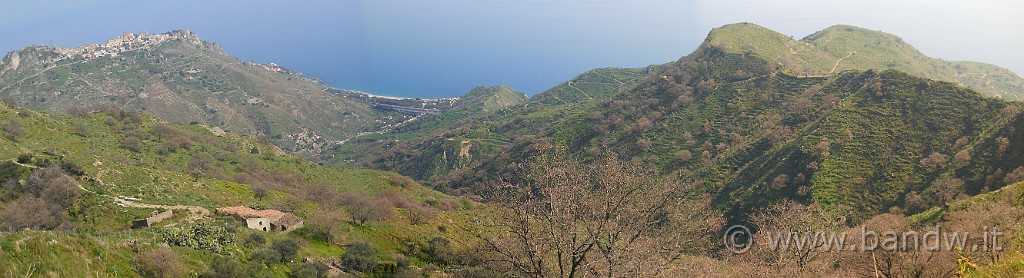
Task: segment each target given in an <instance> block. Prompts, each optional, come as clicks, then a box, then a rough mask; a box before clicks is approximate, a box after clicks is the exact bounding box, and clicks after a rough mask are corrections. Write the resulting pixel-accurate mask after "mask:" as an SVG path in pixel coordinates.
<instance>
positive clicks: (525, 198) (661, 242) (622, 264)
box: [481, 154, 722, 277]
mask: <svg viewBox="0 0 1024 278" xmlns="http://www.w3.org/2000/svg"><path fill="white" fill-rule="evenodd" d="M523 169H524V170H523V172H522V173H521V175H519V179H517V180H513V181H506V182H503V183H501V184H499V185H498V188H499V189H498V190H499V191H498V192H499V193H498V196H496V199H497V201H498V202H499V203H500V204H501V205H502V206H504V207H505V209H503V210H501V211H500V212H499V214H500V217H498V219H497V220H496V221H497V222H496V223H495V224H493V225H494V227H493V228H496V230H498V231H500V233H499V234H498V236H497V237H496V238H495V237H487V236H482V235H481V237H482V238H483V239H484V242H485V243H486V245H487V246H488V248H489V249H490V251H492V253H493V260H494V261H495V262H496V264H497V266H496V267H501V268H504V269H506V270H508V271H509V272H511V273H513V274H514V275H517V276H527V277H555V276H558V277H581V276H603V277H651V276H659V274H661V273H663V272H664V271H665V270H666V269H668V267H669V264H672V263H674V262H678V261H679V260H680V258H681V257H683V256H684V255H685V254H707V253H708V252H710V250H711V249H712V246H713V243H712V240H711V238H713V236H711V234H713V233H714V232H715V231H717V229H718V228H719V227H720V226H721V223H722V222H721V218H720V217H718V216H716V215H715V214H714V213H713V212H712V211H711V210H710V209H709V208H708V204H709V202H708V198H705V197H704V196H702V195H701V194H699V193H697V192H700V190H698V189H697V188H695V186H693V185H691V184H685V183H681V182H678V181H677V180H675V179H671V178H661V177H658V176H657V175H655V173H654V171H653V169H652V168H649V167H643V166H642V165H638V164H634V163H626V162H622V161H619V160H617V159H615V158H614V157H613V156H612V155H608V156H607V157H606V158H604V159H603V160H598V161H596V162H594V163H590V164H585V163H582V162H580V161H577V160H574V159H570V158H567V157H566V156H565V155H563V154H556V155H553V156H541V157H540V158H538V159H536V160H534V161H532V162H530V163H528V164H527V165H526V167H524V168H523Z"/></svg>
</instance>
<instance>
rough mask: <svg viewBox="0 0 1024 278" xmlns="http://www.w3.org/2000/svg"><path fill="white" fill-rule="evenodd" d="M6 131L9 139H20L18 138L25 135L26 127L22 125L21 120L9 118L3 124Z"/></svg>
mask: <svg viewBox="0 0 1024 278" xmlns="http://www.w3.org/2000/svg"><path fill="white" fill-rule="evenodd" d="M2 129H3V131H4V133H5V134H6V135H7V139H10V140H12V141H18V138H21V136H23V135H25V128H23V127H22V126H21V122H19V121H17V120H15V119H8V120H7V122H5V123H4V124H3V126H2Z"/></svg>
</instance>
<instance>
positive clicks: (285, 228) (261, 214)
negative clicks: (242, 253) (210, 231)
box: [217, 206, 302, 232]
mask: <svg viewBox="0 0 1024 278" xmlns="http://www.w3.org/2000/svg"><path fill="white" fill-rule="evenodd" d="M217 213H221V214H226V215H232V216H235V217H238V218H240V219H242V220H243V221H245V226H246V227H249V229H253V230H260V231H280V232H290V231H291V230H294V229H298V228H300V227H302V218H299V217H298V216H295V215H294V214H291V213H287V212H281V211H278V210H272V209H265V210H254V209H252V208H249V207H243V206H236V207H223V208H218V209H217Z"/></svg>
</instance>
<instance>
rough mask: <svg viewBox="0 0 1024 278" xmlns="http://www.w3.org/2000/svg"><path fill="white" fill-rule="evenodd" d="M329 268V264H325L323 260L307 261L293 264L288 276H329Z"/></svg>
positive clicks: (311, 277) (313, 277)
mask: <svg viewBox="0 0 1024 278" xmlns="http://www.w3.org/2000/svg"><path fill="white" fill-rule="evenodd" d="M328 269H329V268H328V267H327V264H324V263H323V262H321V261H307V262H302V263H300V264H295V265H292V269H291V271H289V272H288V276H289V277H296V278H307V277H308V278H320V277H327V270H328Z"/></svg>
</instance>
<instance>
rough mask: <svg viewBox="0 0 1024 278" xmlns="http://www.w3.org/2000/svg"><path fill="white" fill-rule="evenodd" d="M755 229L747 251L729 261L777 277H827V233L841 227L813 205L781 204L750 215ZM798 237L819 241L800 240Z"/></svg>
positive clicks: (826, 213) (833, 218)
mask: <svg viewBox="0 0 1024 278" xmlns="http://www.w3.org/2000/svg"><path fill="white" fill-rule="evenodd" d="M750 222H751V224H753V225H754V227H756V228H757V233H756V234H754V235H753V238H752V241H753V242H752V243H753V245H752V246H751V247H750V249H749V252H746V253H743V254H740V255H738V256H735V257H732V258H730V259H731V260H732V261H734V262H735V263H736V264H738V265H740V266H741V267H742V268H747V269H750V271H761V272H767V273H773V274H774V275H779V276H788V277H802V276H818V275H826V274H829V273H828V272H826V271H827V270H829V269H830V268H829V267H824V266H825V265H826V264H827V263H828V262H830V261H832V254H831V253H832V251H835V250H829V248H831V247H830V246H827V240H828V238H827V236H828V235H829V234H828V233H829V232H836V231H838V229H839V228H840V227H841V225H842V223H841V222H842V221H840V219H838V218H836V217H834V216H832V215H831V214H829V213H828V212H826V211H825V210H823V209H822V208H821V207H820V206H818V205H816V204H811V205H803V204H799V203H796V202H793V201H784V202H782V203H779V204H775V205H773V206H770V207H768V208H767V209H764V210H762V211H759V212H757V213H754V214H753V215H751V216H750ZM801 237H803V238H811V237H816V238H815V239H818V240H805V241H799V240H798V239H800V238H801Z"/></svg>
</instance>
